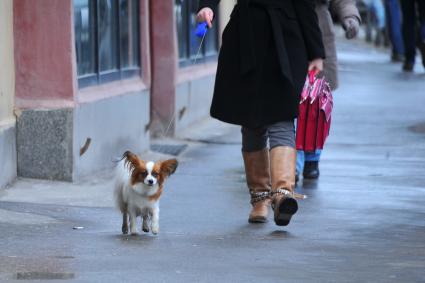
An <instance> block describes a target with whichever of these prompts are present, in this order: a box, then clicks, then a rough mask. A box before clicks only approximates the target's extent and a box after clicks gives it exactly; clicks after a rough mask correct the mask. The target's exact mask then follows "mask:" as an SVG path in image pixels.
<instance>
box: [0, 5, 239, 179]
mask: <svg viewBox="0 0 425 283" xmlns="http://www.w3.org/2000/svg"><path fill="white" fill-rule="evenodd" d="M196 2H197V1H189V0H164V1H155V0H61V1H56V0H43V1H40V0H36V1H34V0H14V1H13V0H3V1H1V3H0V5H1V6H0V8H1V9H0V16H1V17H0V38H1V40H2V42H6V44H2V45H1V46H0V59H1V63H2V66H6V69H3V70H2V72H5V74H3V73H2V75H1V77H0V82H1V84H0V87H1V96H0V101H1V108H0V110H1V112H0V158H1V160H5V161H6V162H0V164H1V165H0V166H3V167H0V169H1V171H0V177H1V179H2V180H4V181H3V182H2V183H0V185H2V186H4V185H5V184H7V183H9V182H11V181H12V180H13V179H14V178H15V177H16V176H22V177H29V178H41V179H52V180H65V181H75V180H80V179H82V178H84V177H85V176H87V175H90V174H93V173H96V172H97V171H101V170H105V169H108V168H111V167H112V166H113V162H112V160H114V159H116V158H118V157H120V156H121V155H122V153H123V152H124V151H125V150H128V149H129V150H132V151H134V152H138V153H141V152H143V151H145V150H148V149H149V146H150V139H151V137H152V136H162V135H168V136H175V135H176V134H178V132H179V131H180V130H182V129H184V128H186V127H189V126H190V125H192V124H193V123H196V122H197V121H199V120H201V119H203V118H205V117H206V116H208V115H209V102H210V101H211V96H212V91H213V83H214V76H215V71H216V65H217V54H218V49H219V44H220V34H221V31H222V29H223V27H224V25H225V24H226V21H227V20H228V17H229V14H230V11H231V9H232V6H233V3H232V1H222V2H226V3H223V4H221V5H222V6H221V7H220V9H219V13H218V15H217V19H218V21H217V24H216V25H215V26H214V28H213V29H211V30H209V31H208V34H207V37H206V39H205V41H204V44H203V45H202V47H201V49H200V51H199V56H198V58H197V59H196V62H195V56H196V54H198V47H199V44H200V39H199V38H197V37H196V36H194V33H193V30H194V27H195V26H196V23H195V17H194V15H195V13H196V9H197V3H196ZM34 3H37V5H34ZM167 128H169V130H168V132H167V133H166V129H167Z"/></svg>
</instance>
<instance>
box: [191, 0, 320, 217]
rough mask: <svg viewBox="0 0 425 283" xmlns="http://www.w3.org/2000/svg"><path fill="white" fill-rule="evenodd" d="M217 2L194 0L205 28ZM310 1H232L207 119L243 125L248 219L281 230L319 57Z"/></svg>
mask: <svg viewBox="0 0 425 283" xmlns="http://www.w3.org/2000/svg"><path fill="white" fill-rule="evenodd" d="M219 2H220V1H219V0H200V9H199V12H198V15H197V18H198V21H206V22H207V23H208V25H209V26H211V25H212V20H213V18H214V14H215V12H214V11H215V9H216V6H217V5H218V3H219ZM314 2H315V0H239V1H238V3H237V5H236V6H235V7H234V9H233V11H232V14H231V18H230V21H229V23H228V24H227V26H226V28H225V29H224V31H223V35H222V37H223V38H222V46H221V49H220V54H219V59H218V68H217V75H216V81H215V88H214V97H213V101H212V105H211V116H212V117H214V118H216V119H219V120H221V121H224V122H227V123H232V124H237V125H241V126H242V155H243V159H244V164H245V173H246V180H247V184H248V188H249V192H250V194H251V204H252V210H251V213H250V215H249V219H248V221H249V222H251V223H255V222H266V221H267V214H268V208H269V206H270V204H271V206H272V208H273V210H274V221H275V223H276V224H277V225H288V224H289V221H290V220H291V217H292V215H293V214H295V212H296V211H297V210H298V204H297V201H296V199H295V198H296V197H298V196H299V195H297V194H295V193H294V186H295V161H296V150H295V130H294V119H295V118H296V117H297V114H298V104H299V96H300V93H301V89H302V87H303V85H304V82H305V78H306V75H307V71H308V70H312V69H317V70H318V71H321V70H322V68H323V58H325V52H324V47H323V42H322V36H321V33H320V30H319V26H318V20H317V16H316V13H315V10H314V8H315V5H314Z"/></svg>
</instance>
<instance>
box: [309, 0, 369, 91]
mask: <svg viewBox="0 0 425 283" xmlns="http://www.w3.org/2000/svg"><path fill="white" fill-rule="evenodd" d="M329 8H330V9H331V11H332V13H334V14H335V15H337V16H338V18H339V20H340V22H341V23H342V21H343V20H344V19H345V18H347V17H356V18H357V19H358V20H359V22H361V19H360V14H359V11H358V9H357V7H356V1H355V0H330V1H321V0H319V1H317V4H316V14H317V17H318V18H319V26H320V30H321V31H322V36H323V44H324V45H325V53H326V59H325V61H324V74H325V77H326V78H327V80H328V81H329V83H330V85H331V88H332V89H333V90H335V89H336V88H337V87H338V68H337V56H336V45H335V31H334V25H333V22H332V17H331V14H330V12H329Z"/></svg>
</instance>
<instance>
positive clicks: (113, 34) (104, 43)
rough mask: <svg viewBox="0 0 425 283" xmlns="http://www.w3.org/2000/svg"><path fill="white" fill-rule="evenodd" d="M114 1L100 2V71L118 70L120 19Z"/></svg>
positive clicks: (100, 0) (105, 0)
mask: <svg viewBox="0 0 425 283" xmlns="http://www.w3.org/2000/svg"><path fill="white" fill-rule="evenodd" d="M116 8H117V7H116V2H115V1H114V0H99V1H98V34H99V71H100V72H104V71H111V70H115V69H118V52H117V51H118V49H117V48H118V44H117V43H118V41H117V30H118V19H117V9H116Z"/></svg>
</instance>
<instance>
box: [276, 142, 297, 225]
mask: <svg viewBox="0 0 425 283" xmlns="http://www.w3.org/2000/svg"><path fill="white" fill-rule="evenodd" d="M296 156H297V153H296V150H295V149H294V148H292V147H289V146H277V147H274V148H273V149H272V150H270V164H271V181H272V208H273V211H274V221H275V223H276V225H279V226H286V225H288V224H289V222H290V221H291V217H292V215H294V214H295V213H296V212H297V210H298V203H297V201H296V199H295V198H305V196H303V195H300V194H296V193H294V187H295V162H296Z"/></svg>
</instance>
